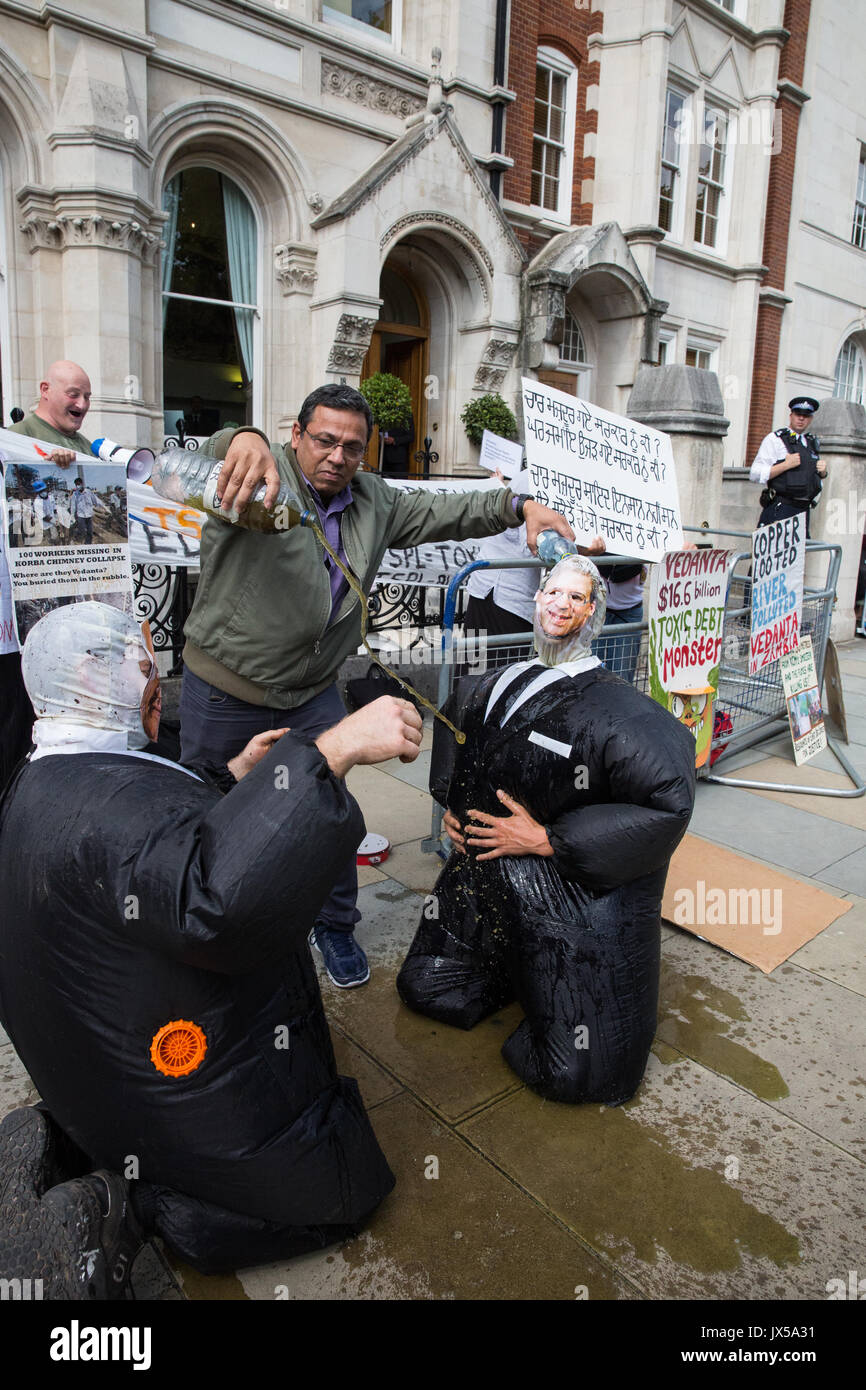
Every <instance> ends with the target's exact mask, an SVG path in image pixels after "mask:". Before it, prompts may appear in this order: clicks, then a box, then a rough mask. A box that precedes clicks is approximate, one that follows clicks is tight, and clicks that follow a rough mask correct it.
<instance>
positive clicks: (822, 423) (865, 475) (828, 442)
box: [806, 397, 866, 642]
mask: <svg viewBox="0 0 866 1390" xmlns="http://www.w3.org/2000/svg"><path fill="white" fill-rule="evenodd" d="M813 428H814V432H815V434H816V435H817V436H818V438H819V439H820V441H821V457H822V458H823V459H824V461H825V463H826V464H827V477H826V478H825V480H824V490H823V492H822V493H821V498H820V501H819V502H818V505H817V507H816V508H815V509H814V511H813V512H812V518H811V525H810V529H811V531H812V539H813V540H821V541H830V542H832V543H833V544H834V545H841V547H842V569H841V571H840V573H839V579H838V581H837V584H836V606H835V609H834V612H833V621H832V625H831V628H830V636H831V637H832V638H833V640H834V642H848V641H850V639H851V638H852V637H853V636H854V596H855V592H856V588H857V572H858V570H859V567H860V550H861V547H862V544H863V526H864V521H866V408H864V407H863V406H862V405H857V404H855V403H854V401H842V400H837V399H836V398H835V397H832V398H831V399H829V400H825V401H822V402H821V409H820V410H819V412H818V414H817V415H816V416H815V424H814V427H813ZM824 574H826V566H825V564H824V563H823V561H822V562H821V563H820V565H818V564H816V563H815V562H814V561H813V562H812V563H811V564H810V565H809V566H808V567H807V571H806V582H807V584H808V583H809V582H810V580H811V582H818V581H820V579H821V578H822V577H823V575H824Z"/></svg>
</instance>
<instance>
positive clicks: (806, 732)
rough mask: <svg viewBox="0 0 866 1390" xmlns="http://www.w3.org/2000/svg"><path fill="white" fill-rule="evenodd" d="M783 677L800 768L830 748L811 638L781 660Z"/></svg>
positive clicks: (787, 707) (780, 671) (793, 740)
mask: <svg viewBox="0 0 866 1390" xmlns="http://www.w3.org/2000/svg"><path fill="white" fill-rule="evenodd" d="M779 674H780V675H781V677H782V688H783V689H784V691H785V706H786V709H787V711H788V724H789V726H790V729H791V739H792V742H793V744H794V760H795V762H796V764H797V766H798V767H799V766H800V764H801V763H805V762H808V761H809V759H810V758H814V757H815V755H816V754H817V753H820V752H821V749H822V748H826V747H827V731H826V729H825V728H824V711H823V709H822V707H821V692H820V690H819V689H818V674H817V672H816V670H815V654H814V652H813V651H812V639H811V637H801V638H800V645H799V646H798V647H796V648H795V649H794V651H792V652H788V653H786V655H785V656H782V657H780V658H779Z"/></svg>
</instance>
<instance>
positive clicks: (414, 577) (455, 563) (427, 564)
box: [373, 441, 507, 589]
mask: <svg viewBox="0 0 866 1390" xmlns="http://www.w3.org/2000/svg"><path fill="white" fill-rule="evenodd" d="M506 442H507V441H506ZM385 481H386V482H387V483H388V484H389V486H390V487H396V488H400V489H401V490H402V491H404V492H436V493H440V494H446V493H454V492H489V491H491V489H495V488H498V487H499V483H498V482H496V480H495V479H492V478H491V479H488V478H431V479H424V480H421V479H415V478H405V479H397V478H387V479H386V480H385ZM481 541H482V538H477V539H467V540H462V541H427V542H425V543H424V544H423V545H413V546H410V547H409V548H408V549H406V550H386V551H385V553H384V555H383V556H382V559H381V561H380V564H379V572H378V574H377V575H376V579H375V583H374V586H373V587H374V588H379V587H380V586H381V585H383V584H423V585H425V586H426V587H427V588H431V589H446V588H447V587H448V585H449V584H450V583H451V580H452V579H453V578H454V576H455V574H456V573H457V572H458V570H461V569H462V568H463V566H464V565H469V564H471V563H472V561H473V560H477V559H479V558H480V554H481Z"/></svg>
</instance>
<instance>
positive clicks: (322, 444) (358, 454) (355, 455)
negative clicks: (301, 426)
mask: <svg viewBox="0 0 866 1390" xmlns="http://www.w3.org/2000/svg"><path fill="white" fill-rule="evenodd" d="M301 433H302V434H305V435H306V436H307V438H308V439H312V441H313V443H314V444H316V445H317V446H318V448H319V449H321V451H322V453H323V454H332V453H333V452H334V450H335V449H342V451H343V456H344V457H345V458H347V459H348V460H349V462H350V463H357V462H358V461H359V460H360V459H362V458H363V457H364V454H365V452H366V449H367V446H366V444H353V443H349V444H341V443H340V441H339V439H332V438H331V436H330V435H329V434H310V431H309V430H301Z"/></svg>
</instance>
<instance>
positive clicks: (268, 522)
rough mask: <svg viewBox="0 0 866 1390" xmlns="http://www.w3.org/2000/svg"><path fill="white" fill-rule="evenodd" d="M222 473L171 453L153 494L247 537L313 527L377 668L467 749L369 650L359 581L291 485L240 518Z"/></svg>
mask: <svg viewBox="0 0 866 1390" xmlns="http://www.w3.org/2000/svg"><path fill="white" fill-rule="evenodd" d="M222 469H223V463H222V461H221V460H216V462H215V461H214V460H213V459H212V458H209V457H207V456H205V455H204V454H200V453H198V452H197V451H196V452H193V451H192V450H189V449H166V450H165V452H164V453H161V454H160V455H159V457H158V458H157V459H156V460H155V461H154V465H153V472H152V474H151V479H150V481H151V483H152V484H153V489H154V492H157V493H159V495H160V497H166V498H168V499H169V500H170V501H173V502H184V503H186V504H187V505H188V506H190V507H195V508H196V509H197V510H198V511H201V512H204V513H205V515H206V516H210V517H213V518H214V520H216V521H225V522H229V523H230V524H231V525H232V526H243V527H244V528H245V529H246V530H248V531H259V532H263V533H273V534H276V533H278V532H281V531H288V530H291V528H292V527H293V526H306V527H308V528H309V529H310V530H311V531H312V532H313V535H314V536H315V537H316V539H317V540H318V542H319V544H320V545H321V546H322V548H323V549H324V550H325V551H327V553H328V555H330V557H331V559H332V560H333V561H334V564H335V565H336V566H337V568H338V569H339V570H340V572H341V574H342V575H343V576H344V577H345V579H346V582H347V583H348V585H349V588H350V589H351V590H352V592H353V593H354V594H356V595H357V597H358V602H359V603H360V605H361V641H362V643H363V644H364V647H365V648H366V650H367V652H368V654H369V656H370V657H371V658H372V660H373V661H374V662H375V663H376V665H377V666H379V667H380V668H381V669H382V670H383V671H385V672H386V673H387V674H388V675H389V676H392V677H393V678H394V680H395V681H397V683H398V685H401V686H402V687H403V689H404V690H406V691H408V692H409V694H410V695H412V696H413V697H414V698H415V699H416V700H418V701H420V703H421V704H422V705H424V706H425V708H426V709H429V710H431V711H432V713H433V714H434V716H435V717H436V718H437V719H439V720H441V721H442V723H443V724H445V725H446V726H447V727H448V728H449V729H450V730H451V732H452V733H453V734H454V737H455V738H456V740H457V742H458V743H463V742H464V741H465V735H464V734H463V733H461V731H460V730H459V729H458V728H456V727H455V725H454V724H452V723H451V721H450V719H446V717H445V715H444V714H442V713H440V711H439V710H438V709H437V708H436V706H435V705H434V704H431V702H430V701H429V700H428V699H426V698H425V696H423V695H421V694H420V693H419V691H417V690H415V688H414V686H411V685H410V684H409V682H408V681H405V680H403V678H402V676H398V675H397V672H396V671H393V670H392V669H391V667H390V666H386V665H385V663H384V661H382V660H381V659H380V657H378V656H377V655H376V653H375V652H374V650H373V648H372V647H371V646H370V644H369V642H368V641H367V623H368V620H369V610H368V606H367V596H366V594H365V593H364V591H363V589H362V588H361V586H360V584H359V583H358V581H357V579H356V578H355V576H354V575H353V574H352V573H351V572H350V571H349V570H348V569H347V567H346V566H345V565H344V564H343V562H342V560H341V559H340V557H339V556H338V555H335V554H334V551H333V550H332V549H331V547H330V545H329V544H328V542H327V540H326V539H325V536H324V534H323V532H322V528H321V527H320V526H319V524H318V520H317V519H316V515H315V512H313V511H311V510H310V509H309V508H307V507H304V504H303V502H302V501H301V500H300V498H299V497H298V495H297V493H296V492H295V491H294V489H293V488H292V487H290V486H289V484H288V483H281V484H280V488H279V491H278V493H277V497H276V501H275V503H274V505H273V506H272V507H267V506H265V496H266V493H267V486H266V484H264V483H262V484H261V486H260V487H258V488H257V489H256V491H255V492H254V493H253V495H252V497H251V498H250V500H249V502H248V504H247V506H246V509H245V510H244V511H243V512H241V513H239V512H237V511H235V510H234V509H232V510H231V511H230V512H224V511H222V510H221V508H220V504H219V500H218V497H217V483H218V481H219V476H220V473H221V472H222Z"/></svg>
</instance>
